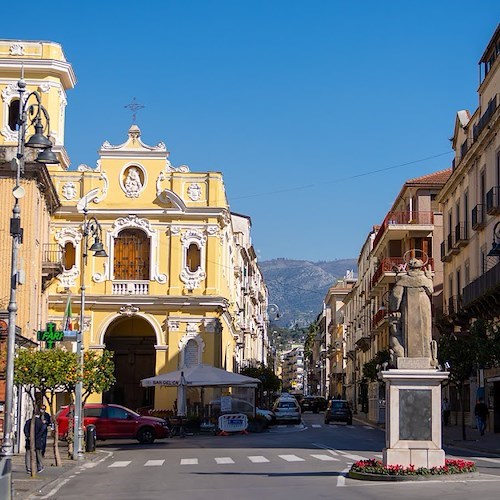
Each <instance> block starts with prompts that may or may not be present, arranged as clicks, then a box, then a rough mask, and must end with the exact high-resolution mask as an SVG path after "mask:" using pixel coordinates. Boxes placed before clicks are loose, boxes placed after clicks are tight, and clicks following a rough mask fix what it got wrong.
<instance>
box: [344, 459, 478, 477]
mask: <svg viewBox="0 0 500 500" xmlns="http://www.w3.org/2000/svg"><path fill="white" fill-rule="evenodd" d="M472 472H476V464H475V463H474V462H470V461H468V460H449V459H446V460H445V464H444V465H443V466H442V467H432V468H430V469H427V468H425V467H418V468H416V467H415V466H414V465H410V466H408V467H404V466H403V465H384V464H383V463H382V462H381V461H380V460H375V459H370V460H360V461H358V462H355V463H354V464H353V465H352V467H351V470H350V471H349V477H352V478H354V479H377V478H378V479H381V480H384V479H386V480H398V479H401V480H402V479H411V478H413V479H419V478H423V477H429V476H442V475H447V474H465V473H472Z"/></svg>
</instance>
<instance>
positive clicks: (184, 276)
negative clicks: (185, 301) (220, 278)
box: [179, 229, 207, 291]
mask: <svg viewBox="0 0 500 500" xmlns="http://www.w3.org/2000/svg"><path fill="white" fill-rule="evenodd" d="M206 241H207V237H206V235H205V234H203V233H202V232H201V231H199V230H197V229H187V230H186V231H185V232H184V233H183V234H182V236H181V243H182V247H183V248H182V250H183V251H182V271H181V273H180V275H179V277H180V279H181V281H182V282H183V283H184V285H185V288H186V289H187V290H190V291H192V290H194V289H195V288H199V286H200V283H201V282H202V281H203V280H204V279H205V278H206V277H207V275H206V273H205V270H204V268H203V263H204V262H205V243H206ZM192 243H194V244H195V245H197V247H198V248H199V249H200V266H199V267H198V269H196V271H191V270H190V269H189V268H188V266H187V260H186V258H187V251H188V248H189V246H190V245H191V244H192Z"/></svg>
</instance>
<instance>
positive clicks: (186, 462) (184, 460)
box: [181, 458, 198, 465]
mask: <svg viewBox="0 0 500 500" xmlns="http://www.w3.org/2000/svg"><path fill="white" fill-rule="evenodd" d="M181 465H198V459H197V458H181Z"/></svg>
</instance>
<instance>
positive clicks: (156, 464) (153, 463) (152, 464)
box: [144, 460, 165, 467]
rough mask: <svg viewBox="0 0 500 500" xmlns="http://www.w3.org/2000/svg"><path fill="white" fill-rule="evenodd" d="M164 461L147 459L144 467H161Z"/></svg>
mask: <svg viewBox="0 0 500 500" xmlns="http://www.w3.org/2000/svg"><path fill="white" fill-rule="evenodd" d="M164 463H165V460H148V461H147V462H146V463H145V464H144V467H161V466H162V465H163V464H164Z"/></svg>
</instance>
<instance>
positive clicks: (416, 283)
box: [389, 258, 436, 367]
mask: <svg viewBox="0 0 500 500" xmlns="http://www.w3.org/2000/svg"><path fill="white" fill-rule="evenodd" d="M433 291H434V286H433V284H432V278H431V271H430V270H428V269H425V271H424V263H423V262H422V261H421V260H420V259H417V258H412V259H411V260H410V262H409V263H408V271H407V272H406V273H404V274H401V275H399V276H398V278H397V281H396V284H395V286H394V288H393V290H392V293H391V295H390V296H389V310H391V311H395V312H394V313H393V314H392V318H391V338H390V344H391V354H392V361H393V364H394V365H396V359H397V358H400V357H407V358H427V359H428V360H429V367H431V366H436V359H435V358H436V355H435V342H434V341H433V340H432V315H431V297H432V293H433Z"/></svg>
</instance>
